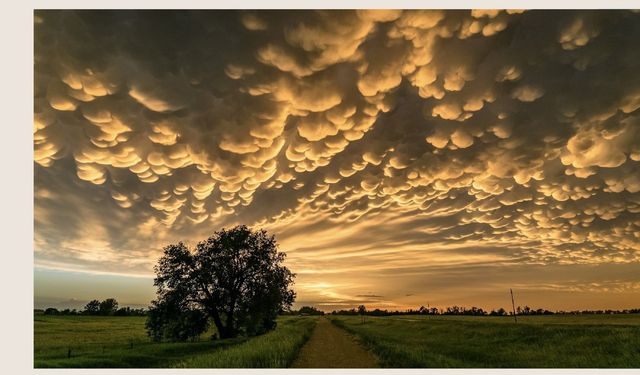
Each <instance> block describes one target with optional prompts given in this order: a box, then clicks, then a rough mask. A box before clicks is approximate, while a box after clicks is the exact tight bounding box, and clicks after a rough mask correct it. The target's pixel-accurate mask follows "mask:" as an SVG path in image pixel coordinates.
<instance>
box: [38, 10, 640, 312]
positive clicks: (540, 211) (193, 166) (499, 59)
mask: <svg viewBox="0 0 640 375" xmlns="http://www.w3.org/2000/svg"><path fill="white" fill-rule="evenodd" d="M639 21H640V14H638V13H637V12H632V11H596V12H593V11H565V12H542V11H528V12H524V11H513V10H496V11H490V10H482V11H441V10H437V11H419V10H412V11H314V12H312V11H293V12H292V11H287V12H280V11H269V12H245V11H242V12H240V11H205V12H117V11H116V12H107V11H104V12H81V11H80V12H73V11H43V12H36V14H35V26H34V27H35V72H34V74H35V98H34V99H35V108H34V160H35V163H36V169H35V248H36V265H38V266H42V267H48V268H56V269H67V270H84V271H90V272H98V271H99V272H113V273H123V274H149V273H150V272H151V267H152V265H153V263H154V262H155V260H156V258H157V256H158V254H159V252H160V251H161V248H162V246H163V245H165V244H167V243H168V242H170V241H175V240H178V239H188V240H192V241H195V240H198V239H201V238H203V237H204V236H206V235H208V234H210V233H211V232H212V231H213V230H216V229H218V228H220V227H222V226H225V225H227V226H228V225H232V224H234V223H247V224H250V225H253V226H256V227H265V228H267V229H270V230H272V231H273V232H274V233H276V234H277V235H278V238H279V240H280V242H281V245H282V249H283V250H285V251H287V252H288V253H289V263H290V265H291V267H292V268H293V269H294V271H296V272H298V273H299V277H298V281H299V285H298V287H299V288H300V289H301V291H302V295H303V296H304V293H305V291H307V292H308V293H309V294H308V295H309V296H312V297H309V298H310V299H312V298H317V301H319V302H322V299H323V298H324V299H325V300H326V299H331V300H333V301H343V300H350V299H351V300H352V301H358V300H360V299H362V298H364V297H363V296H367V295H369V296H373V295H378V293H380V294H381V295H384V296H385V297H384V298H386V300H385V301H386V302H385V301H379V302H380V303H381V305H384V303H388V304H390V305H391V304H393V303H395V302H394V301H396V300H394V297H393V294H392V293H393V292H392V291H387V290H385V291H381V290H380V288H378V287H377V286H376V285H375V283H373V282H372V285H362V280H359V281H358V282H357V283H356V282H355V281H353V282H351V283H349V282H347V281H345V280H348V279H349V277H347V276H345V275H350V276H353V275H354V274H355V275H362V274H364V273H386V272H389V273H391V274H393V275H395V277H397V278H399V279H402V278H403V277H404V278H406V279H407V280H408V279H409V278H410V276H409V275H411V274H412V272H413V271H412V270H414V269H415V268H416V267H417V268H419V267H431V268H433V269H445V268H447V267H479V266H482V265H484V266H485V267H491V269H493V268H496V267H497V268H498V269H500V267H502V269H504V267H510V266H513V265H523V264H525V265H531V266H534V265H576V266H578V265H603V264H620V265H622V264H627V265H633V264H636V265H637V263H638V262H639V261H640V215H639V213H640V110H639V109H640V75H638V74H637V72H638V69H639V68H640V50H639V49H638V48H637V46H636V45H637V41H638V39H639V38H640V22H639ZM486 269H489V268H486ZM421 272H422V271H421ZM434 272H436V271H434ZM477 272H481V271H477ZM335 274H339V275H340V277H337V276H335ZM332 275H334V276H332ZM322 277H325V278H331V280H337V281H335V282H333V284H331V285H329V284H327V282H326V281H323V280H322ZM327 280H328V279H327ZM339 280H342V282H340V281H339ZM412 280H413V279H412ZM612 280H613V279H612ZM616 280H617V279H616ZM538 281H540V280H538ZM637 281H638V280H637V279H636V280H631V281H629V282H637ZM540 282H541V283H543V284H544V285H551V284H553V283H554V282H555V281H554V280H542V281H540ZM589 282H590V283H593V284H597V285H600V284H598V283H600V282H601V280H600V281H599V280H590V281H589ZM625 282H626V281H625ZM323 283H324V284H323ZM341 283H342V284H341ZM616 283H618V284H619V283H620V281H616ZM618 284H616V285H618ZM356 285H362V286H361V287H357V286H356ZM554 285H555V284H554ZM625 285H626V284H625ZM633 285H635V284H633ZM407 287H408V288H414V289H415V287H416V286H415V285H407ZM612 288H614V287H612ZM636 289H637V288H636ZM636 289H634V290H636ZM372 291H373V292H372ZM314 293H315V294H314ZM323 293H324V294H323ZM327 293H329V294H331V293H333V294H332V295H329V294H327ZM395 293H396V295H397V296H404V295H405V294H407V291H406V290H402V291H396V292H395ZM370 299H371V298H370ZM378 300H379V298H376V301H378ZM396 302H397V301H396Z"/></svg>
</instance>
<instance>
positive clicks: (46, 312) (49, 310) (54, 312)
mask: <svg viewBox="0 0 640 375" xmlns="http://www.w3.org/2000/svg"><path fill="white" fill-rule="evenodd" d="M59 314H60V312H59V311H58V309H56V308H53V307H48V308H47V309H46V310H44V315H59Z"/></svg>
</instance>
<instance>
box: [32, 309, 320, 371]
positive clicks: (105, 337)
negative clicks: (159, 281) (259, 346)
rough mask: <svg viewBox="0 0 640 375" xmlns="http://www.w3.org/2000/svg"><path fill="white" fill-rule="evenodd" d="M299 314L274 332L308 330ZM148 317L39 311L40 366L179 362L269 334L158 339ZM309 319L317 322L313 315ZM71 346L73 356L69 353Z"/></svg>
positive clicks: (37, 356)
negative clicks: (148, 330) (173, 340)
mask: <svg viewBox="0 0 640 375" xmlns="http://www.w3.org/2000/svg"><path fill="white" fill-rule="evenodd" d="M297 319H298V320H302V319H299V318H297V317H281V318H279V319H278V328H277V329H276V331H274V332H273V333H275V332H280V331H282V330H285V331H287V332H291V334H294V333H295V332H293V331H295V329H294V330H293V331H292V330H291V329H290V328H291V327H298V328H305V329H306V326H305V327H302V326H301V323H302V322H298V321H296V320H297ZM145 320H146V318H145V317H91V316H44V315H37V316H35V319H34V367H36V368H40V367H63V368H69V367H82V368H96V367H97V368H101V367H116V368H149V367H173V366H176V364H178V363H185V362H184V361H185V360H186V359H189V358H191V357H194V356H198V355H204V354H206V355H208V354H214V353H217V352H219V351H221V350H223V349H225V348H229V347H233V346H234V345H239V344H242V343H244V342H247V343H249V342H253V341H255V340H261V341H260V342H262V341H263V340H264V339H263V337H264V336H260V337H254V338H251V339H246V338H236V339H225V340H215V341H212V340H209V339H208V338H209V337H210V336H211V334H212V333H213V332H214V331H215V329H212V330H211V331H210V332H207V333H206V334H203V335H202V336H201V339H200V341H196V342H186V343H154V342H152V341H151V340H150V339H149V338H148V336H147V334H146V331H145V328H144V323H145ZM305 322H309V323H312V322H311V321H310V320H309V319H306V320H305ZM313 322H315V320H314V321H313ZM303 326H304V324H303ZM270 334H271V333H270ZM267 335H269V334H267ZM298 336H299V335H298ZM298 336H296V337H298ZM69 349H71V358H67V356H68V350H69Z"/></svg>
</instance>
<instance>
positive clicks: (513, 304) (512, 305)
mask: <svg viewBox="0 0 640 375" xmlns="http://www.w3.org/2000/svg"><path fill="white" fill-rule="evenodd" d="M509 292H511V307H512V308H513V319H515V320H516V323H518V316H517V315H516V303H515V302H514V301H513V289H511V288H509Z"/></svg>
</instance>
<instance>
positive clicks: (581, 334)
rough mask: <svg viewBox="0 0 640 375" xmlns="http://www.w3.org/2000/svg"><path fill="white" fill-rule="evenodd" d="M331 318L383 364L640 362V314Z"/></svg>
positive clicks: (615, 364)
mask: <svg viewBox="0 0 640 375" xmlns="http://www.w3.org/2000/svg"><path fill="white" fill-rule="evenodd" d="M330 319H331V321H332V322H333V323H334V324H336V325H337V326H339V327H342V328H344V329H346V330H347V331H349V332H351V333H353V334H355V335H356V336H358V337H359V338H360V339H361V341H362V342H363V343H364V344H365V345H366V346H368V347H369V348H370V349H371V350H372V351H373V352H374V353H375V354H377V355H378V357H379V358H380V361H381V365H382V366H384V367H436V368H438V367H459V368H470V367H507V368H564V367H581V368H585V367H592V368H627V367H632V368H633V367H640V315H580V316H530V317H520V318H519V320H518V324H515V323H514V322H513V318H512V317H511V318H509V317H457V316H431V317H428V316H391V317H367V322H366V324H361V323H360V317H358V316H330Z"/></svg>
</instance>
